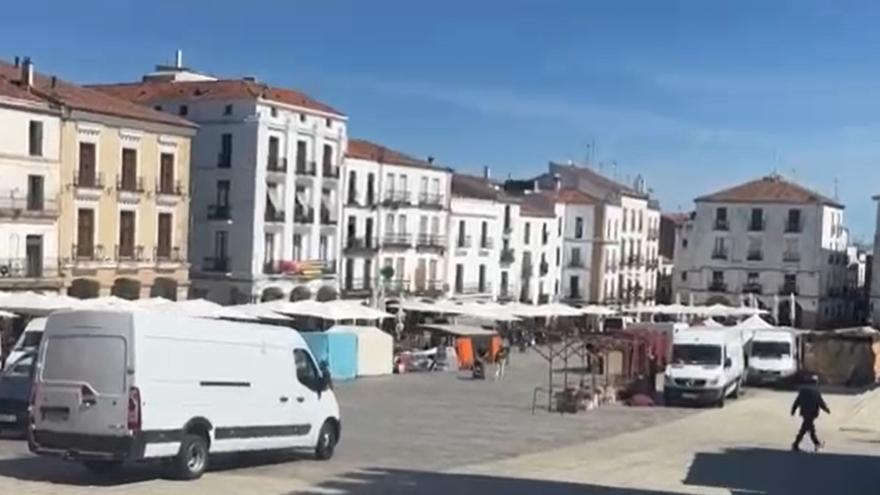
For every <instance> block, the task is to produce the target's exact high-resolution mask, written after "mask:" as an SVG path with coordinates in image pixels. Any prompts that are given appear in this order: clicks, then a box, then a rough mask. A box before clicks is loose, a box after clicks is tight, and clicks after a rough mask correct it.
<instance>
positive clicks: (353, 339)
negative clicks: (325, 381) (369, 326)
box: [300, 332, 358, 380]
mask: <svg viewBox="0 0 880 495" xmlns="http://www.w3.org/2000/svg"><path fill="white" fill-rule="evenodd" d="M300 335H302V338H303V339H304V340H305V341H306V344H308V346H309V349H311V351H312V354H313V355H314V356H315V359H316V360H317V361H318V363H321V364H323V363H326V365H327V368H328V369H329V370H330V376H331V377H332V378H333V379H334V380H352V379H354V378H356V377H357V372H358V343H357V340H358V339H357V335H356V334H354V333H349V332H302V333H301V334H300Z"/></svg>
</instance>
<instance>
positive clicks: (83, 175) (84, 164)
mask: <svg viewBox="0 0 880 495" xmlns="http://www.w3.org/2000/svg"><path fill="white" fill-rule="evenodd" d="M77 178H78V179H79V185H80V186H86V187H95V186H96V185H97V182H98V181H97V174H96V164H95V143H79V172H78V174H77Z"/></svg>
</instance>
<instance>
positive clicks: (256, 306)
mask: <svg viewBox="0 0 880 495" xmlns="http://www.w3.org/2000/svg"><path fill="white" fill-rule="evenodd" d="M226 307H227V308H228V309H232V310H235V311H241V312H242V313H244V314H246V315H250V316H254V317H256V318H262V319H266V320H289V319H290V317H289V316H285V315H283V314H281V313H279V312H277V311H275V310H274V309H272V307H271V306H270V305H268V304H267V303H253V304H238V305H233V306H226Z"/></svg>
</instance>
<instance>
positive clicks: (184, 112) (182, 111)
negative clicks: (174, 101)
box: [177, 105, 189, 116]
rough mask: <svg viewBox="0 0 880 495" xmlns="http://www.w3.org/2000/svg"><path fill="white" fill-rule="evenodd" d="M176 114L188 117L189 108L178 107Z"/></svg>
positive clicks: (184, 106)
mask: <svg viewBox="0 0 880 495" xmlns="http://www.w3.org/2000/svg"><path fill="white" fill-rule="evenodd" d="M177 113H178V114H180V115H184V116H185V115H189V107H188V106H186V105H180V108H178V109H177Z"/></svg>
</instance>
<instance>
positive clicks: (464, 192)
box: [452, 173, 516, 202]
mask: <svg viewBox="0 0 880 495" xmlns="http://www.w3.org/2000/svg"><path fill="white" fill-rule="evenodd" d="M452 195H453V196H458V197H463V198H473V199H486V200H490V201H507V202H516V199H515V198H514V197H512V196H510V195H508V194H507V193H506V192H505V191H504V190H503V189H501V187H500V186H499V185H498V184H496V183H494V182H492V181H491V180H489V179H486V178H484V177H481V176H477V175H467V174H456V173H453V174H452Z"/></svg>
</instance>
